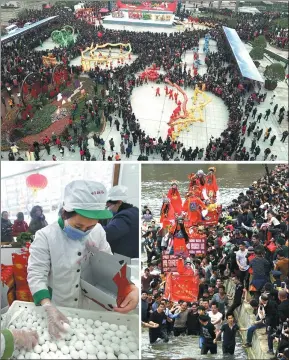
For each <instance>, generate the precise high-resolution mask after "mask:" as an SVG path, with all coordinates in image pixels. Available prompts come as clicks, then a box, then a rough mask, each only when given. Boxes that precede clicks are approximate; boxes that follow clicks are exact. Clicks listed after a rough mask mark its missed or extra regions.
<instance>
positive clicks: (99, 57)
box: [81, 43, 132, 71]
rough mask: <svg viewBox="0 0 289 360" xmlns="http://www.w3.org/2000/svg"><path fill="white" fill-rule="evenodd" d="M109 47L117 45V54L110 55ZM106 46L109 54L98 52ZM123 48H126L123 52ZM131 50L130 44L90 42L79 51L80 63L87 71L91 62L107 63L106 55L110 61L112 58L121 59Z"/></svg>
mask: <svg viewBox="0 0 289 360" xmlns="http://www.w3.org/2000/svg"><path fill="white" fill-rule="evenodd" d="M110 47H118V48H119V54H116V55H112V56H111V50H110ZM106 48H108V49H109V50H110V51H109V54H108V55H105V54H103V53H100V49H106ZM124 49H128V51H127V52H124V51H123V50H124ZM131 52H132V48H131V44H130V43H127V44H123V43H117V44H111V43H106V44H103V45H98V44H96V45H94V44H93V43H91V45H90V46H89V47H87V48H86V49H85V50H83V51H82V52H81V65H82V68H83V70H84V71H89V70H90V68H91V63H92V64H94V66H95V65H97V64H107V61H108V57H109V58H110V61H111V62H112V61H113V60H122V61H124V59H126V58H129V57H130V55H131Z"/></svg>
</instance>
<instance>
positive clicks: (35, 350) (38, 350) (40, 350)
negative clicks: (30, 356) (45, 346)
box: [33, 345, 42, 354]
mask: <svg viewBox="0 0 289 360" xmlns="http://www.w3.org/2000/svg"><path fill="white" fill-rule="evenodd" d="M33 351H34V352H35V353H36V354H41V353H42V347H41V346H40V345H36V346H35V347H34V349H33Z"/></svg>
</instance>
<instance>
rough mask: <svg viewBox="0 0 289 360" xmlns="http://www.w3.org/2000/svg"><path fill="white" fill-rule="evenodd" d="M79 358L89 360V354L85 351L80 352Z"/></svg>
mask: <svg viewBox="0 0 289 360" xmlns="http://www.w3.org/2000/svg"><path fill="white" fill-rule="evenodd" d="M79 358H80V359H83V360H85V359H87V352H86V351H84V350H80V351H79Z"/></svg>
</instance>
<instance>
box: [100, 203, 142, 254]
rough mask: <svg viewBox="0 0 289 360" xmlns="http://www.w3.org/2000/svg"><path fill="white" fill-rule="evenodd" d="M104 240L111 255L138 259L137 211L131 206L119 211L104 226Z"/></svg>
mask: <svg viewBox="0 0 289 360" xmlns="http://www.w3.org/2000/svg"><path fill="white" fill-rule="evenodd" d="M104 230H105V232H106V239H107V241H108V243H109V245H110V247H111V251H112V252H113V253H117V254H120V255H124V256H127V257H130V258H138V257H139V209H138V208H137V207H134V206H131V207H129V208H126V209H123V210H120V211H119V212H118V213H117V214H116V215H115V216H114V217H113V218H112V219H111V220H110V222H109V223H108V225H107V226H104Z"/></svg>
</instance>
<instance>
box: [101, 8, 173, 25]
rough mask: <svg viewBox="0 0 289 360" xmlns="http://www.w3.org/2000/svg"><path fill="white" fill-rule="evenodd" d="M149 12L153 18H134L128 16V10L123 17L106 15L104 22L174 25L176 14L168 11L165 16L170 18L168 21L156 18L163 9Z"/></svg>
mask: <svg viewBox="0 0 289 360" xmlns="http://www.w3.org/2000/svg"><path fill="white" fill-rule="evenodd" d="M146 12H147V13H148V12H149V13H150V14H151V15H152V17H153V19H152V20H144V19H133V18H130V17H129V16H128V14H129V13H128V11H125V10H124V11H123V17H113V16H112V15H108V16H105V17H104V19H103V24H118V25H135V26H161V27H172V26H173V23H174V18H175V16H174V14H173V13H168V12H166V13H165V15H164V16H167V17H168V18H169V20H168V21H165V20H156V17H157V16H159V15H162V14H164V13H163V12H161V11H146Z"/></svg>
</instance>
